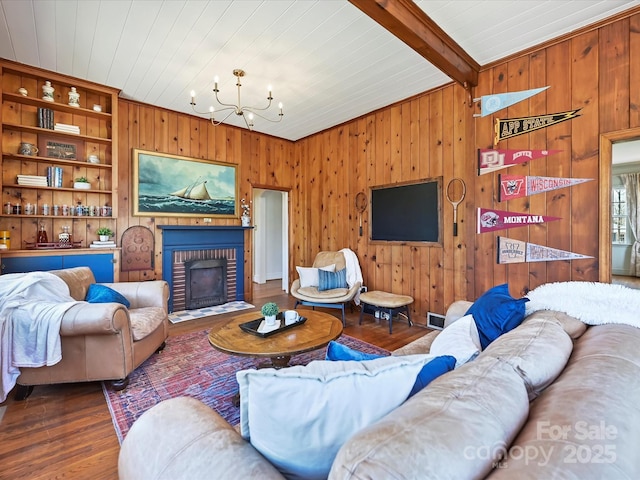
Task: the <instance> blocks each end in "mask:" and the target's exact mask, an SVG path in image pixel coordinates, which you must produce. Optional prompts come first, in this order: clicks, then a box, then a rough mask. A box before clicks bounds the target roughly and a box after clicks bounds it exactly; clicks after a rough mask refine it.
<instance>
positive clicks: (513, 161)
mask: <svg viewBox="0 0 640 480" xmlns="http://www.w3.org/2000/svg"><path fill="white" fill-rule="evenodd" d="M561 151H562V150H495V149H487V148H479V149H478V175H484V174H485V173H491V172H495V171H496V170H501V169H503V168H507V167H510V166H511V165H518V164H520V163H524V162H528V161H529V160H535V159H536V158H542V157H547V156H549V155H553V154H554V153H558V152H561Z"/></svg>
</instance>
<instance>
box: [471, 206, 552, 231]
mask: <svg viewBox="0 0 640 480" xmlns="http://www.w3.org/2000/svg"><path fill="white" fill-rule="evenodd" d="M554 220H560V217H547V216H546V215H533V214H530V213H515V212H505V211H502V210H490V209H487V208H478V230H477V232H478V233H486V232H494V231H496V230H505V229H507V228H515V227H525V226H527V225H536V224H539V223H546V222H553V221H554Z"/></svg>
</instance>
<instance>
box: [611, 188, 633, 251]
mask: <svg viewBox="0 0 640 480" xmlns="http://www.w3.org/2000/svg"><path fill="white" fill-rule="evenodd" d="M611 193H612V198H611V228H612V231H611V243H621V244H627V243H629V242H628V241H627V239H628V238H629V237H628V236H627V225H628V216H629V215H628V213H627V211H628V210H627V190H626V189H625V188H624V187H614V188H613V189H612V191H611Z"/></svg>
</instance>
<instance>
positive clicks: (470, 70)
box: [349, 0, 480, 91]
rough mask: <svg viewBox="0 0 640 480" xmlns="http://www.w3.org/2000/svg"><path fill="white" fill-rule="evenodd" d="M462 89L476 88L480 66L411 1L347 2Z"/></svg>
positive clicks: (351, 0)
mask: <svg viewBox="0 0 640 480" xmlns="http://www.w3.org/2000/svg"><path fill="white" fill-rule="evenodd" d="M349 2H350V3H351V4H353V5H354V6H356V7H357V8H359V9H360V10H362V11H363V12H364V13H365V14H367V15H368V16H369V17H370V18H371V19H373V20H375V21H376V22H378V23H379V24H380V25H382V26H383V27H384V28H386V29H387V30H388V31H389V32H391V33H392V34H393V35H395V36H396V37H398V38H399V39H400V40H402V41H403V42H404V43H406V44H407V45H409V46H410V47H411V48H413V49H414V50H415V51H416V52H418V53H419V54H420V55H422V56H423V57H424V58H426V59H427V60H428V61H429V62H430V63H431V64H433V65H434V66H435V67H437V68H439V69H440V70H442V71H443V72H444V73H445V74H447V75H448V76H449V77H451V78H452V79H453V80H455V81H456V82H458V83H460V84H461V85H462V86H463V87H464V88H465V89H466V90H469V91H470V89H471V87H475V86H477V85H478V71H479V70H480V65H479V64H478V63H477V62H476V61H475V60H474V59H473V58H471V56H470V55H469V54H468V53H467V52H465V51H464V50H463V49H462V47H460V45H458V44H457V43H456V42H455V41H454V40H453V39H452V38H451V37H450V36H449V35H447V34H446V33H445V32H444V30H442V29H441V28H440V27H439V26H438V25H437V24H436V23H435V22H434V21H433V20H431V18H429V16H428V15H427V14H426V13H424V11H423V10H422V9H421V8H420V7H418V6H417V5H416V4H415V3H413V1H412V0H349Z"/></svg>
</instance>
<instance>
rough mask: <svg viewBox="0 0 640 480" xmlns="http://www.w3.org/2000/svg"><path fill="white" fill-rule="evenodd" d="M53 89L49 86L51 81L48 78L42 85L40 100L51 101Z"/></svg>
mask: <svg viewBox="0 0 640 480" xmlns="http://www.w3.org/2000/svg"><path fill="white" fill-rule="evenodd" d="M54 91H55V88H53V87H52V86H51V82H50V81H49V80H47V81H46V82H44V85H43V86H42V100H45V101H47V102H53V92H54Z"/></svg>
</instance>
